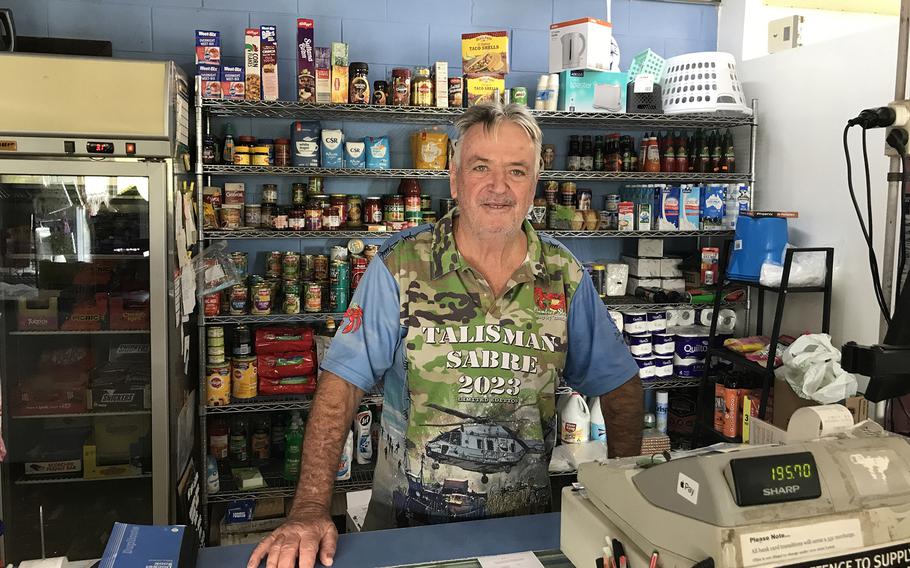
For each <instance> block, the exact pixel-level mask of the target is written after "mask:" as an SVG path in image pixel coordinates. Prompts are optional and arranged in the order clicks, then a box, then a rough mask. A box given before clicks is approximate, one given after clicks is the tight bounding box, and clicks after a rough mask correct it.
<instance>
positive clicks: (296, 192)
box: [291, 183, 307, 205]
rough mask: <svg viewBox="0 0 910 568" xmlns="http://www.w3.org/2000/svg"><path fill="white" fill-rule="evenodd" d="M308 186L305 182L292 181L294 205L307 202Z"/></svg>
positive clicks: (292, 201) (292, 200)
mask: <svg viewBox="0 0 910 568" xmlns="http://www.w3.org/2000/svg"><path fill="white" fill-rule="evenodd" d="M306 188H307V184H305V183H292V184H291V203H293V204H294V205H303V204H304V203H306Z"/></svg>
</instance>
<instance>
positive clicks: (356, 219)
mask: <svg viewBox="0 0 910 568" xmlns="http://www.w3.org/2000/svg"><path fill="white" fill-rule="evenodd" d="M347 209H348V216H347V222H348V227H349V228H351V229H359V228H360V227H362V226H363V200H361V199H360V196H359V195H348V203H347Z"/></svg>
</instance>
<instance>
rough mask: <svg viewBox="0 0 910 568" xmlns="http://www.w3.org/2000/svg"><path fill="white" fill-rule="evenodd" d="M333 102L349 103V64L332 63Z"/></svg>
mask: <svg viewBox="0 0 910 568" xmlns="http://www.w3.org/2000/svg"><path fill="white" fill-rule="evenodd" d="M333 45H334V44H333ZM332 102H333V103H336V104H347V102H348V68H347V66H342V65H332Z"/></svg>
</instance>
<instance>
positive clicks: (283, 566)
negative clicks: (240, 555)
mask: <svg viewBox="0 0 910 568" xmlns="http://www.w3.org/2000/svg"><path fill="white" fill-rule="evenodd" d="M337 543H338V529H336V528H335V523H333V522H332V518H331V517H330V516H329V514H328V513H325V512H313V513H300V514H296V515H294V516H289V517H288V521H287V522H286V523H285V524H283V525H281V526H280V527H278V528H277V529H275V530H274V531H273V532H272V534H270V535H269V536H267V537H265V539H263V540H262V542H260V543H259V546H257V547H256V548H255V550H253V554H252V555H251V556H250V561H249V562H248V563H247V568H258V566H259V562H260V561H261V560H262V559H263V558H266V557H268V561H267V563H266V567H267V568H294V567H295V566H299V568H313V566H315V565H316V554H317V553H318V554H319V562H321V563H322V564H324V565H325V566H331V565H332V559H333V558H334V556H335V545H336V544H337ZM298 557H299V561H298Z"/></svg>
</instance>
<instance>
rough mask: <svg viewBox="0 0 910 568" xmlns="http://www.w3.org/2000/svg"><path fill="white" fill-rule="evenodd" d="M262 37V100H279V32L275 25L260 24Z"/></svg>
mask: <svg viewBox="0 0 910 568" xmlns="http://www.w3.org/2000/svg"><path fill="white" fill-rule="evenodd" d="M259 34H260V38H261V39H262V100H264V101H277V100H278V32H277V31H276V30H275V26H259Z"/></svg>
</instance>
